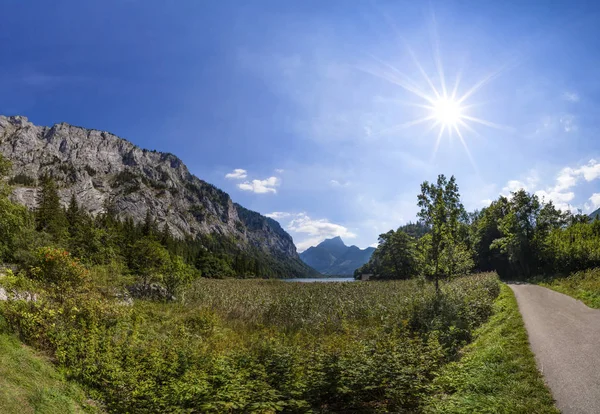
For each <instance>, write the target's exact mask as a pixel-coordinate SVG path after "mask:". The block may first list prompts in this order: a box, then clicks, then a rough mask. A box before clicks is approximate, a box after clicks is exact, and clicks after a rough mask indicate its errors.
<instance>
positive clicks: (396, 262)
mask: <svg viewBox="0 0 600 414" xmlns="http://www.w3.org/2000/svg"><path fill="white" fill-rule="evenodd" d="M416 256H417V248H416V242H415V239H414V238H413V237H411V236H409V235H408V234H406V233H405V232H404V231H402V230H398V231H393V230H390V231H388V232H387V233H384V234H381V235H379V245H378V247H377V250H376V251H375V252H374V253H373V256H372V258H371V259H372V260H370V265H371V266H370V268H367V269H368V270H369V271H370V272H371V273H373V275H374V277H375V278H377V279H409V278H411V277H413V276H414V275H416V273H417V257H416ZM367 269H365V270H367Z"/></svg>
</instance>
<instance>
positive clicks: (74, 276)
mask: <svg viewBox="0 0 600 414" xmlns="http://www.w3.org/2000/svg"><path fill="white" fill-rule="evenodd" d="M87 274H88V271H87V269H86V268H85V267H84V266H82V265H81V264H80V263H79V260H78V259H75V258H73V257H71V254H70V253H69V252H67V251H66V250H63V249H59V248H55V247H42V248H40V249H39V250H38V251H37V263H36V265H35V266H34V267H32V268H31V270H30V275H31V277H32V278H33V279H35V280H38V281H40V282H42V283H44V284H46V285H48V286H49V287H51V288H54V289H72V288H76V287H79V286H81V285H82V284H83V283H84V282H85V279H86V276H87Z"/></svg>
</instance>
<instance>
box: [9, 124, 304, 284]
mask: <svg viewBox="0 0 600 414" xmlns="http://www.w3.org/2000/svg"><path fill="white" fill-rule="evenodd" d="M0 153H2V154H3V155H4V156H5V157H6V158H7V159H9V160H10V161H11V162H12V164H13V174H12V177H11V180H10V182H11V184H12V185H13V187H14V192H13V196H12V197H13V199H14V201H17V202H19V203H20V204H23V205H25V206H27V207H28V208H30V209H31V208H34V207H35V205H36V199H37V197H38V190H39V187H38V184H39V181H40V178H41V177H43V176H51V177H52V178H54V180H55V181H56V182H57V184H58V185H59V196H60V198H61V203H62V204H63V205H64V206H66V205H67V203H68V201H69V199H70V197H71V195H75V196H76V197H77V199H78V201H79V203H80V204H81V206H82V207H84V208H85V209H86V210H87V211H88V212H90V213H91V214H93V215H95V214H98V213H101V212H104V211H106V210H107V209H108V208H110V209H112V211H113V212H114V213H115V214H116V215H117V216H118V217H119V218H126V217H131V218H132V219H133V220H134V221H135V222H141V221H143V220H144V218H145V216H146V214H147V212H149V213H150V214H151V215H152V217H154V218H155V219H156V220H157V222H158V224H159V225H161V226H162V225H164V224H165V223H166V224H168V225H169V227H170V229H171V232H172V233H173V235H174V236H176V237H179V238H183V237H186V236H191V237H194V238H195V237H197V236H200V235H213V236H215V237H218V238H223V239H227V240H228V242H230V243H232V244H234V245H235V246H236V247H237V248H238V249H239V250H240V251H258V252H260V253H261V254H264V255H268V256H270V257H271V258H274V259H275V261H277V262H281V264H285V265H286V266H287V267H289V268H290V269H292V270H291V273H290V274H289V275H281V277H286V276H311V275H314V274H315V273H316V272H315V271H314V269H310V268H309V267H308V266H306V265H305V264H304V263H303V262H302V261H301V260H300V258H299V255H298V253H297V251H296V246H295V245H294V243H293V240H292V238H291V236H290V235H289V234H288V233H286V232H285V231H284V230H283V229H282V228H281V226H280V225H279V223H277V222H276V221H274V220H272V219H270V218H268V217H265V216H263V215H261V214H259V213H257V212H254V211H251V210H248V209H246V208H244V207H242V206H241V205H239V204H237V203H234V202H233V201H232V200H231V197H230V196H229V194H227V193H226V192H224V191H222V190H220V189H219V188H217V187H215V186H214V185H212V184H209V183H207V182H206V181H203V180H201V179H200V178H198V177H196V176H195V175H193V174H192V173H190V171H189V170H188V168H187V166H186V165H185V164H184V163H183V161H181V159H179V158H178V157H177V156H175V155H173V154H171V153H164V152H158V151H150V150H147V149H142V148H140V147H139V146H137V145H135V144H133V143H132V142H130V141H128V140H126V139H124V138H121V137H118V136H116V135H114V134H111V133H110V132H107V131H100V130H96V129H87V128H83V127H78V126H73V125H70V124H68V123H65V122H62V123H58V124H54V125H53V126H52V127H47V126H37V125H34V124H33V123H31V122H29V120H28V119H27V118H26V117H24V116H10V117H6V116H1V115H0ZM287 267H286V268H287Z"/></svg>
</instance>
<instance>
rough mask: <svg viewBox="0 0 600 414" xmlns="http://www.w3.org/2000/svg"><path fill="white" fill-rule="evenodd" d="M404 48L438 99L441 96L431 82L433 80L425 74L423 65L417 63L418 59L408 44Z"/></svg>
mask: <svg viewBox="0 0 600 414" xmlns="http://www.w3.org/2000/svg"><path fill="white" fill-rule="evenodd" d="M406 49H407V50H408V53H409V54H410V56H411V57H412V60H413V62H414V63H415V65H416V66H417V68H418V69H419V72H421V75H423V78H425V80H426V81H427V83H428V84H429V86H430V87H431V90H432V91H433V93H434V94H435V96H436V98H438V99H439V98H440V97H441V95H440V93H439V92H438V90H437V88H436V87H435V85H434V84H433V81H432V80H431V78H430V77H429V76H428V75H427V72H425V69H423V66H422V65H421V64H420V63H419V60H418V59H417V56H416V55H415V53H414V52H413V51H412V49H411V48H410V46H409V45H408V44H406Z"/></svg>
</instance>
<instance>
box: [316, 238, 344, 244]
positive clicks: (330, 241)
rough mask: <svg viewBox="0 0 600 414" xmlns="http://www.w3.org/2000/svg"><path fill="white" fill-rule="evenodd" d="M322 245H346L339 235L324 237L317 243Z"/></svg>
mask: <svg viewBox="0 0 600 414" xmlns="http://www.w3.org/2000/svg"><path fill="white" fill-rule="evenodd" d="M321 245H324V246H327V245H342V246H346V244H345V243H344V241H343V240H342V238H341V237H340V236H335V237H332V238H331V239H325V240H323V241H322V242H321V243H319V246H321Z"/></svg>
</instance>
